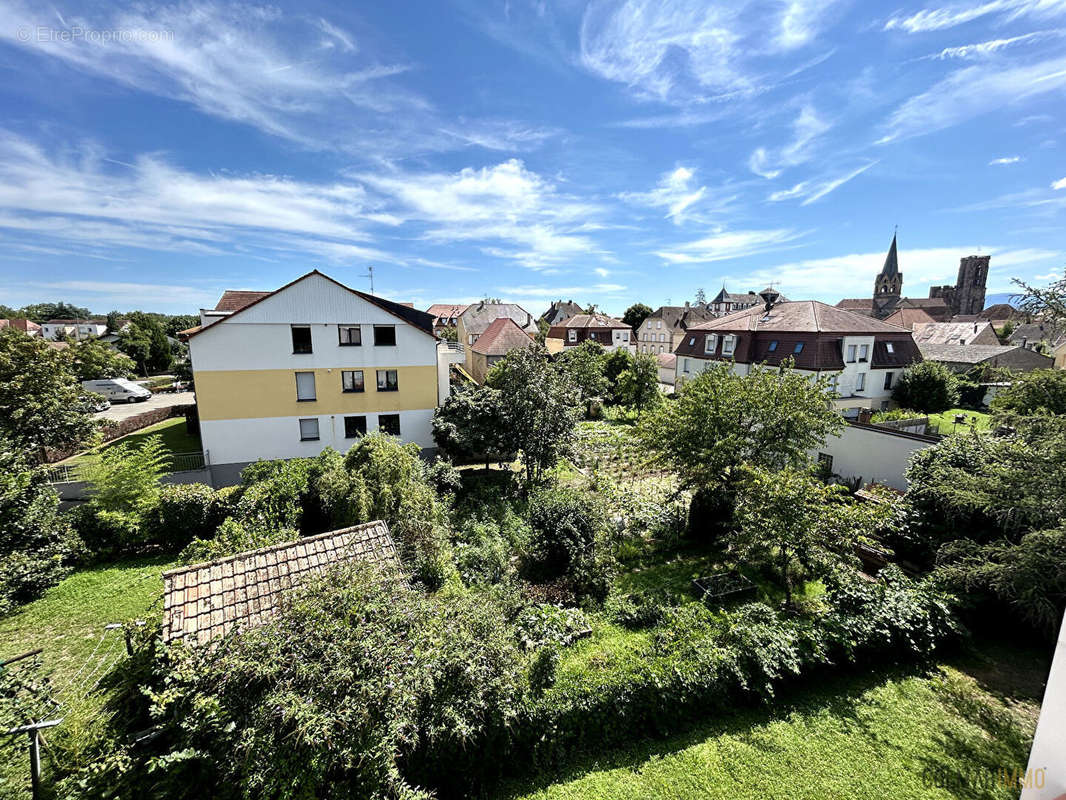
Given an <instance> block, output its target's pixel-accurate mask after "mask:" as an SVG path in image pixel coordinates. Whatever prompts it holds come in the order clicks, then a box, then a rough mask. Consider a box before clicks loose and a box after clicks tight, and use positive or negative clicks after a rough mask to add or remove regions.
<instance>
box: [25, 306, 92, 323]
mask: <svg viewBox="0 0 1066 800" xmlns="http://www.w3.org/2000/svg"><path fill="white" fill-rule="evenodd" d="M21 315H22V316H25V317H26V319H28V320H32V321H33V322H37V323H41V322H47V321H48V320H50V319H91V318H92V312H90V311H89V309H87V308H82V307H81V306H75V305H71V304H70V303H64V302H58V303H33V304H31V305H28V306H25V307H24V308H22V310H21Z"/></svg>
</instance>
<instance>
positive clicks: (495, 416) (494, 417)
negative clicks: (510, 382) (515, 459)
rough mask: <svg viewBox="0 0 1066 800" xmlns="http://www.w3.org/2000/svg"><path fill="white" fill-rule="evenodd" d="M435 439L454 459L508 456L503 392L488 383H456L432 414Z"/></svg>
mask: <svg viewBox="0 0 1066 800" xmlns="http://www.w3.org/2000/svg"><path fill="white" fill-rule="evenodd" d="M433 440H434V441H435V442H436V443H437V447H439V448H440V450H441V452H442V453H444V454H445V455H447V456H448V457H449V458H450V459H452V460H453V461H455V462H457V463H460V464H465V463H469V462H470V461H474V460H479V459H484V461H485V468H486V469H487V468H488V465H489V461H491V460H493V459H495V460H500V459H501V458H504V457H506V454H507V444H506V442H505V441H504V437H503V409H502V406H501V399H500V393H499V392H498V391H497V390H496V389H493V388H491V387H489V386H476V387H464V386H457V387H455V389H454V390H453V391H452V394H451V396H450V397H449V398H448V399H447V400H445V401H444V403H443V404H442V405H441V406H440V407H439V408H438V409H437V411H436V413H435V414H434V415H433Z"/></svg>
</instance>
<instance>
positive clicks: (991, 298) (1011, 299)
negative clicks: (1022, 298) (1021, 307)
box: [985, 292, 1018, 308]
mask: <svg viewBox="0 0 1066 800" xmlns="http://www.w3.org/2000/svg"><path fill="white" fill-rule="evenodd" d="M997 303H1008V304H1010V305H1012V306H1014V307H1015V308H1017V307H1018V297H1017V296H1016V295H1015V294H1014V293H1013V292H1000V293H999V294H990V295H986V296H985V308H988V307H989V306H994V305H996V304H997Z"/></svg>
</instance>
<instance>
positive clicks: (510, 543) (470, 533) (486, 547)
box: [454, 512, 529, 585]
mask: <svg viewBox="0 0 1066 800" xmlns="http://www.w3.org/2000/svg"><path fill="white" fill-rule="evenodd" d="M528 541H529V526H528V525H527V524H526V523H525V521H524V520H522V519H521V518H520V517H518V516H517V515H515V514H514V513H513V512H511V513H510V514H506V515H505V516H504V518H503V520H502V521H497V520H495V519H491V518H487V519H481V518H476V517H475V518H468V519H466V520H463V522H462V523H461V525H460V527H459V529H458V530H457V531H456V534H455V545H454V549H455V563H456V566H457V567H458V568H459V576H460V577H461V578H462V579H463V581H464V582H465V583H467V584H468V585H488V584H495V583H500V582H501V581H503V580H504V579H506V578H508V577H510V576H511V575H512V574H513V573H514V571H515V561H516V560H517V559H518V558H519V557H520V556H521V554H522V553H523V552H525V549H526V547H527V545H528Z"/></svg>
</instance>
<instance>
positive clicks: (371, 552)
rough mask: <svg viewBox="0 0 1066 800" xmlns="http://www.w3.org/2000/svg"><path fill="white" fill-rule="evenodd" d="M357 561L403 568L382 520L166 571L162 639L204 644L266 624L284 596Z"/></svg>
mask: <svg viewBox="0 0 1066 800" xmlns="http://www.w3.org/2000/svg"><path fill="white" fill-rule="evenodd" d="M357 559H365V560H369V561H374V562H376V563H379V564H382V565H392V566H395V567H397V568H398V567H399V563H400V562H399V558H398V557H397V555H396V546H395V545H394V544H393V541H392V537H391V536H390V535H389V528H388V526H387V525H386V524H385V523H384V522H381V521H380V520H379V521H376V522H368V523H366V524H364V525H356V526H354V527H351V528H344V529H343V530H338V531H330V532H329V533H323V534H320V535H318V536H309V537H307V538H305V539H298V540H297V541H295V542H286V543H285V544H277V545H273V546H271V547H263V548H261V549H259V550H250V551H248V552H246V553H238V554H237V555H234V556H229V557H228V558H221V559H218V560H216V561H209V562H207V563H204V564H193V565H191V566H188V567H181V568H179V569H174V570H170V571H169V572H164V573H163V639H164V641H168V642H169V641H172V640H175V639H180V638H186V639H188V640H189V641H191V642H194V643H200V644H202V643H204V642H207V641H210V640H211V639H214V638H215V637H217V636H224V635H225V634H226V633H229V632H230V631H231V630H234V629H237V628H247V627H254V626H256V625H262V624H264V623H266V622H267V621H268V620H269V619H270V617H272V616H273V615H274V614H275V613H276V612H277V608H278V601H279V600H280V598H281V596H282V594H283V593H284V592H285V591H287V590H289V589H291V588H292V587H294V586H295V585H297V584H298V583H299V582H300V581H301V580H303V579H304V578H306V577H308V576H310V575H315V574H317V573H320V572H323V571H324V570H326V569H327V568H328V567H330V566H332V565H334V564H342V563H345V562H348V561H355V560H357Z"/></svg>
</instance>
